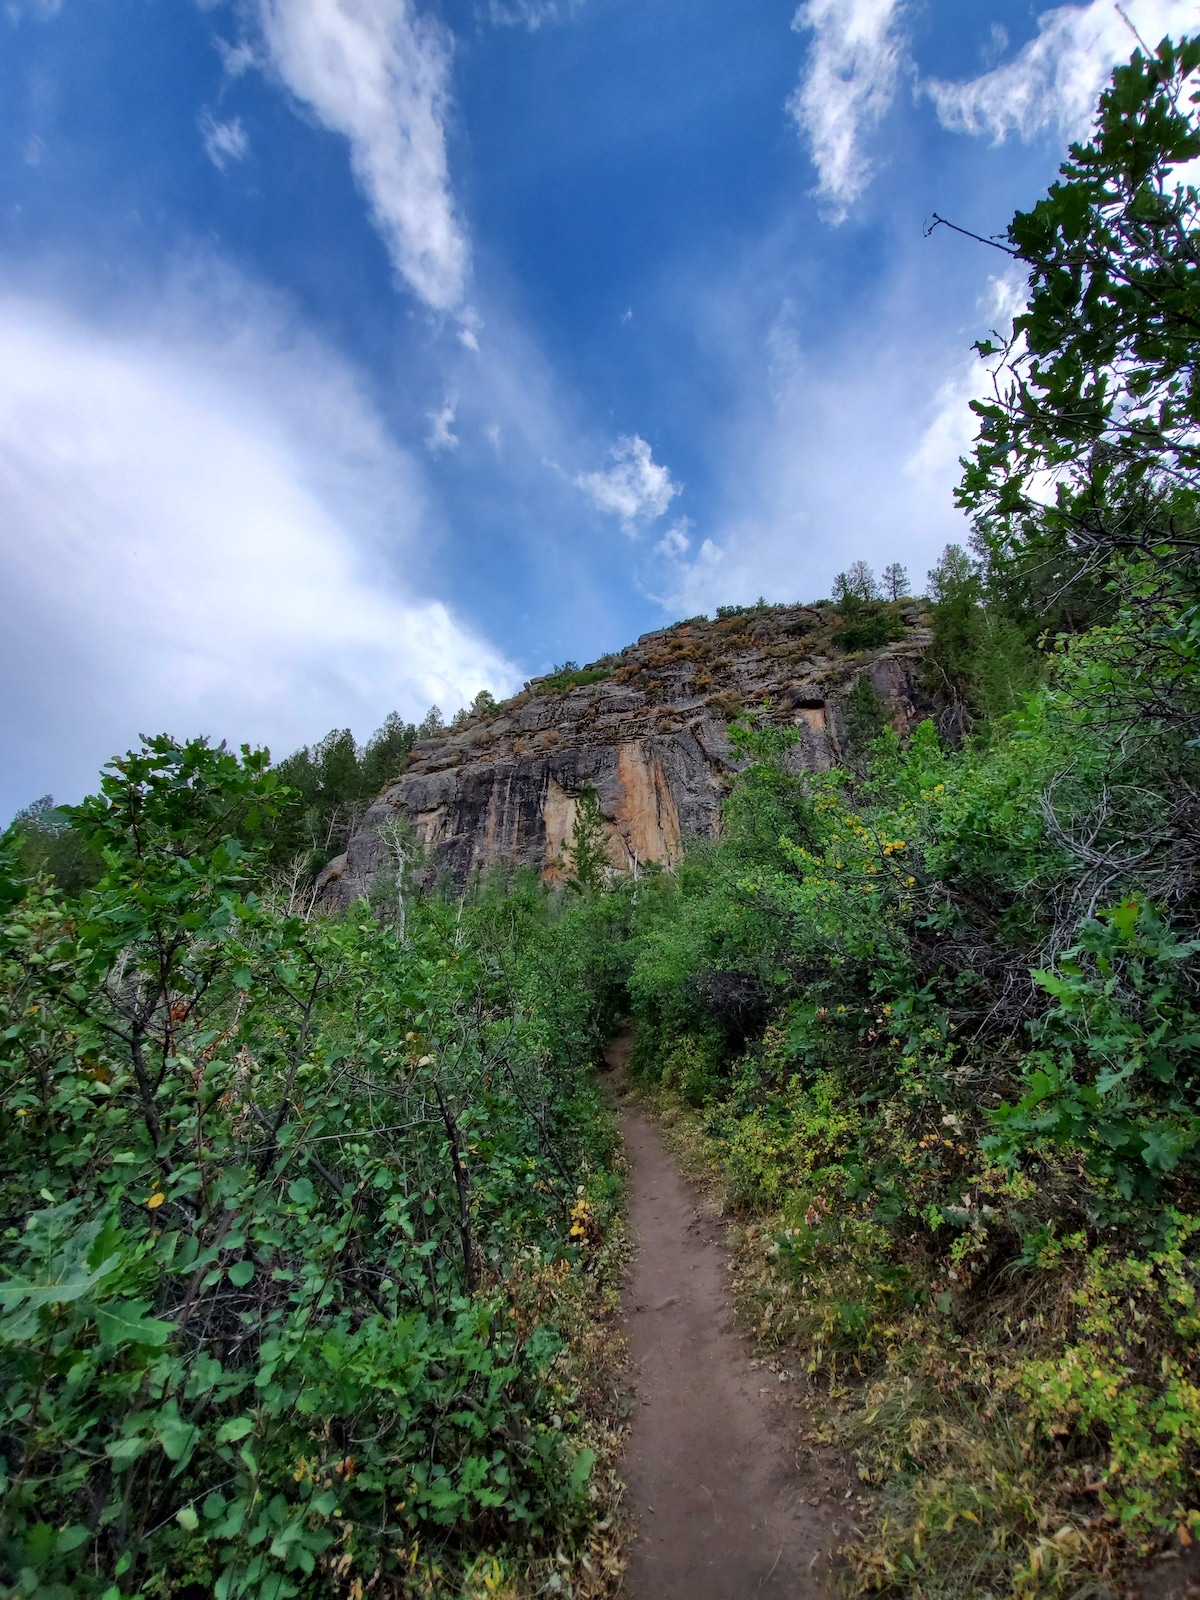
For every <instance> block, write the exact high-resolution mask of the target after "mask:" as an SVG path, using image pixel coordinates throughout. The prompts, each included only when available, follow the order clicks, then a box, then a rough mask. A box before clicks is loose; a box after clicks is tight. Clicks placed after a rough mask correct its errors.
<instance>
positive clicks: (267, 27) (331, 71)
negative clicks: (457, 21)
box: [259, 0, 469, 312]
mask: <svg viewBox="0 0 1200 1600" xmlns="http://www.w3.org/2000/svg"><path fill="white" fill-rule="evenodd" d="M259 14H260V17H261V23H262V31H263V38H264V41H265V44H266V48H267V51H268V53H269V56H270V60H271V64H272V65H273V67H274V68H275V70H276V72H277V73H278V74H279V76H280V78H281V79H282V80H283V82H284V84H285V85H286V86H287V88H288V89H289V90H290V91H291V92H292V94H294V95H295V96H296V98H297V99H298V100H301V101H303V102H304V104H305V105H307V106H308V107H310V109H311V110H312V111H313V112H314V113H315V114H316V116H317V117H318V118H319V119H320V121H321V123H322V124H323V125H324V126H325V127H327V128H329V129H331V130H332V131H334V132H335V133H340V134H344V135H345V137H346V138H347V139H348V140H349V141H350V160H351V164H352V166H353V168H354V174H355V177H356V178H357V180H358V183H359V186H360V187H361V188H362V190H363V192H364V193H365V194H366V196H367V199H368V200H369V202H370V205H371V210H372V212H373V214H374V218H375V225H376V227H377V228H378V229H379V232H380V234H381V235H382V237H383V240H384V243H385V244H386V246H387V249H388V254H389V255H390V257H391V261H392V265H393V266H394V268H395V270H396V272H397V273H398V274H399V275H400V277H402V278H403V279H404V281H405V282H406V283H407V284H408V285H409V287H410V288H411V289H412V290H414V292H415V293H416V294H418V295H419V296H420V298H421V299H422V300H424V301H425V303H426V304H427V305H429V306H430V307H431V308H432V309H433V310H435V311H446V312H453V311H457V310H458V309H459V308H460V307H461V305H462V301H463V296H464V293H465V290H466V282H467V276H468V271H469V249H468V245H467V239H466V235H465V233H464V231H463V228H462V226H461V224H460V221H459V218H458V216H457V214H456V211H455V206H454V199H453V196H452V194H451V192H450V177H449V168H448V163H447V155H446V113H447V105H448V98H449V76H450V38H449V35H448V34H447V33H446V31H445V30H444V29H443V28H442V27H441V26H440V25H439V24H438V23H437V22H436V21H435V20H434V19H433V18H431V17H422V16H419V15H418V14H417V12H416V11H415V10H414V8H413V5H412V4H411V0H259Z"/></svg>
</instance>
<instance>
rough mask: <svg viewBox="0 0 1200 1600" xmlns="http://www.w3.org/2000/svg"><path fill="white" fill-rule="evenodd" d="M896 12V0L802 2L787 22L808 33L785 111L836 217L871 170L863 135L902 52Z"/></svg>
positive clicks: (888, 98)
mask: <svg viewBox="0 0 1200 1600" xmlns="http://www.w3.org/2000/svg"><path fill="white" fill-rule="evenodd" d="M901 11H902V3H901V0H806V3H805V4H804V5H802V6H801V7H800V9H799V10H798V11H797V12H796V15H795V18H794V20H793V22H792V27H793V28H795V29H796V30H797V31H798V32H805V31H807V32H811V33H812V36H813V37H812V42H811V44H810V46H809V52H808V60H807V62H806V65H805V70H804V75H803V77H802V78H801V80H800V83H799V85H798V86H797V88H796V91H795V93H794V94H793V95H792V97H791V99H790V100H789V101H788V110H789V111H790V112H791V114H792V116H793V117H794V118H795V121H796V126H797V127H798V128H799V130H800V132H801V134H802V135H803V136H804V137H805V138H806V139H807V141H808V144H809V148H810V150H811V152H812V159H813V165H814V166H815V167H816V169H817V194H818V195H819V196H820V197H821V199H822V200H823V201H824V202H825V205H826V208H827V211H828V213H829V216H830V218H831V220H833V221H835V222H841V221H843V220H844V219H845V217H846V216H847V214H848V212H849V209H850V207H851V205H852V204H853V203H854V201H855V200H857V199H858V198H859V196H860V195H861V194H862V192H863V190H864V189H865V188H866V186H867V183H868V181H869V179H870V176H871V170H872V168H871V162H870V159H869V158H868V155H867V153H866V150H865V148H864V144H865V137H866V135H867V134H868V133H869V132H870V131H871V130H872V129H873V128H874V127H876V126H877V125H878V123H879V122H880V120H881V119H882V118H883V116H884V114H885V113H886V112H887V110H888V108H889V107H890V106H891V104H892V101H893V99H894V98H895V93H896V84H897V81H898V79H899V76H900V69H901V64H902V61H903V58H904V51H905V42H904V39H903V37H902V35H901V32H900V29H899V20H900V15H901Z"/></svg>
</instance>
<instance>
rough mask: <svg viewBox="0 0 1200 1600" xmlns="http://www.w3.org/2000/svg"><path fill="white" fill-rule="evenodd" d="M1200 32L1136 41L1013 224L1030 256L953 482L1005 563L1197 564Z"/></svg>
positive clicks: (1079, 566) (991, 347)
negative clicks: (1145, 43)
mask: <svg viewBox="0 0 1200 1600" xmlns="http://www.w3.org/2000/svg"><path fill="white" fill-rule="evenodd" d="M1198 69H1200V39H1184V40H1183V41H1181V42H1180V43H1179V44H1174V43H1172V42H1171V41H1170V40H1164V41H1163V43H1162V44H1161V45H1160V46H1159V48H1158V50H1157V52H1156V53H1154V54H1153V55H1150V56H1147V55H1144V54H1143V53H1142V52H1141V51H1137V52H1135V54H1134V56H1133V58H1132V60H1131V61H1130V63H1129V65H1128V66H1123V67H1119V68H1118V69H1117V71H1116V72H1115V74H1114V76H1113V84H1112V86H1111V88H1109V89H1108V90H1106V91H1105V93H1104V95H1103V96H1102V98H1101V101H1100V107H1099V112H1098V115H1097V121H1096V128H1095V132H1094V134H1093V137H1092V139H1091V140H1090V141H1089V142H1088V143H1086V144H1076V145H1073V146H1072V147H1071V154H1070V157H1069V158H1068V160H1067V161H1066V162H1065V163H1064V164H1063V166H1062V168H1061V169H1060V170H1061V177H1060V181H1058V182H1056V183H1055V184H1053V185H1052V187H1051V189H1050V191H1049V193H1048V194H1047V196H1046V198H1045V199H1044V200H1042V201H1040V202H1039V203H1038V204H1037V205H1036V206H1035V207H1034V208H1033V210H1032V211H1028V212H1018V213H1017V215H1016V216H1015V217H1014V218H1013V221H1012V223H1011V224H1010V226H1009V229H1008V238H1009V247H1008V248H1009V249H1010V251H1011V253H1012V255H1013V256H1014V257H1015V258H1016V259H1017V260H1019V261H1022V262H1024V263H1026V264H1027V265H1028V267H1029V301H1028V304H1027V306H1026V308H1025V310H1024V311H1023V312H1022V313H1021V314H1020V315H1019V316H1018V317H1017V318H1016V319H1015V320H1014V322H1013V327H1012V333H1011V335H1010V337H1009V338H1008V339H1007V340H1005V341H1003V342H1001V343H997V342H996V341H995V340H984V341H982V342H981V343H980V344H979V345H978V346H977V348H978V350H979V352H980V354H981V355H982V356H983V357H984V358H985V359H988V360H990V361H993V362H994V363H995V365H994V392H993V394H992V396H991V397H990V398H989V399H986V400H979V401H975V402H973V406H974V409H975V411H976V412H977V413H978V415H979V418H980V430H979V437H978V440H977V443H976V446H975V451H974V454H973V456H972V458H971V459H970V461H969V463H968V465H967V469H966V472H965V474H964V477H963V479H962V482H961V484H960V486H959V490H958V499H959V503H960V504H961V505H962V506H963V507H964V508H966V509H967V510H969V511H971V512H974V513H975V514H976V516H977V517H978V518H979V519H980V521H979V526H980V531H981V536H982V537H983V538H984V540H985V541H986V543H987V545H988V549H989V554H990V556H991V558H992V560H993V561H994V562H995V563H996V564H998V565H999V566H1005V565H1013V564H1016V565H1017V566H1020V567H1023V568H1025V569H1026V570H1028V569H1029V568H1032V567H1036V566H1037V565H1038V564H1039V563H1046V562H1053V561H1061V560H1063V558H1064V557H1065V558H1068V565H1069V568H1070V571H1069V573H1068V577H1069V576H1071V575H1076V576H1077V575H1079V574H1081V573H1083V574H1087V573H1089V572H1091V573H1094V572H1096V571H1097V570H1099V571H1101V572H1104V571H1106V570H1110V564H1111V562H1112V560H1113V559H1114V558H1117V557H1120V558H1124V559H1126V560H1128V559H1135V560H1139V561H1145V562H1149V563H1151V564H1152V565H1153V566H1154V567H1155V568H1157V569H1159V570H1162V569H1164V568H1166V569H1171V570H1173V571H1175V572H1179V571H1180V570H1181V569H1187V570H1189V571H1190V573H1191V575H1192V580H1193V582H1194V579H1195V573H1196V569H1197V558H1198V556H1200V535H1198V532H1197V524H1198V516H1197V512H1198V500H1200V488H1198V484H1200V479H1198V476H1197V474H1198V471H1200V382H1198V381H1197V367H1196V356H1197V346H1198V341H1200V196H1198V193H1197V190H1196V188H1195V187H1193V186H1192V185H1191V184H1186V183H1180V182H1179V181H1178V177H1177V174H1178V171H1179V169H1180V167H1181V166H1183V165H1184V164H1185V163H1187V162H1189V161H1191V160H1193V159H1194V158H1195V157H1196V156H1198V155H1200V119H1198V118H1197V115H1196V111H1195V109H1194V107H1195V102H1196V98H1197V90H1198V89H1200V79H1198V77H1197V72H1198Z"/></svg>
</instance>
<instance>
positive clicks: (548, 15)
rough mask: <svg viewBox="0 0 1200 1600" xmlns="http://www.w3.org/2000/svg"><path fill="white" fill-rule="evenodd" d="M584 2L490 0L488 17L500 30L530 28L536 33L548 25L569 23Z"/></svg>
mask: <svg viewBox="0 0 1200 1600" xmlns="http://www.w3.org/2000/svg"><path fill="white" fill-rule="evenodd" d="M583 3H584V0H488V7H487V12H486V16H487V19H488V21H489V22H491V23H492V24H493V25H494V26H496V27H498V28H528V29H529V31H530V33H536V32H537V30H538V29H539V28H542V27H545V26H546V24H547V23H553V22H569V21H571V19H572V18H574V17H577V16H578V15H579V13H580V11H581V10H582V9H583Z"/></svg>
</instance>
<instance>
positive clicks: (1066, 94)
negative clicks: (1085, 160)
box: [923, 0, 1197, 144]
mask: <svg viewBox="0 0 1200 1600" xmlns="http://www.w3.org/2000/svg"><path fill="white" fill-rule="evenodd" d="M1124 9H1125V12H1126V14H1127V15H1128V17H1129V21H1130V22H1131V23H1132V24H1133V26H1134V27H1135V28H1136V29H1137V31H1138V32H1139V33H1140V34H1141V36H1142V38H1143V39H1144V40H1145V41H1146V43H1147V45H1148V46H1149V47H1150V48H1151V49H1153V48H1154V47H1155V46H1156V45H1157V44H1158V42H1159V40H1160V39H1161V38H1162V37H1163V36H1164V35H1165V34H1172V35H1174V36H1175V37H1178V36H1179V35H1180V34H1182V33H1187V32H1191V31H1194V29H1195V26H1196V18H1197V11H1196V6H1195V4H1194V3H1193V0H1128V3H1127V4H1126V6H1125V7H1124ZM1037 25H1038V31H1037V34H1036V35H1035V36H1034V38H1032V39H1031V40H1029V42H1028V43H1027V44H1026V45H1025V46H1024V47H1023V48H1022V49H1021V50H1020V51H1018V53H1017V55H1016V56H1014V58H1013V59H1012V60H1011V61H1009V62H1006V63H1005V64H1004V65H1003V66H999V67H995V68H993V69H992V71H990V72H985V73H982V74H981V75H980V76H979V77H977V78H971V79H969V80H968V81H966V82H964V83H946V82H943V81H941V80H937V79H932V80H930V81H929V82H927V83H925V84H924V85H923V92H924V93H925V94H927V95H928V96H929V98H930V99H931V100H932V101H933V104H934V107H935V108H936V110H937V114H938V119H939V121H940V122H941V123H942V125H943V127H945V128H948V129H950V130H951V131H952V132H955V133H969V134H975V135H987V136H989V137H990V138H991V139H992V140H993V141H994V142H995V143H997V144H999V143H1001V142H1003V140H1004V139H1006V138H1007V137H1008V136H1009V134H1015V135H1016V136H1017V137H1018V138H1020V139H1025V140H1028V139H1032V138H1033V137H1034V135H1035V134H1038V133H1040V132H1041V131H1042V130H1043V129H1045V128H1050V127H1057V128H1058V129H1059V130H1060V131H1061V132H1062V133H1064V134H1065V135H1066V136H1067V137H1068V138H1074V139H1077V138H1081V137H1083V136H1084V135H1085V134H1086V133H1087V131H1088V129H1089V128H1090V126H1091V123H1092V118H1093V116H1094V114H1095V109H1096V100H1097V97H1098V96H1099V93H1100V91H1101V89H1102V88H1103V87H1104V85H1105V83H1106V82H1107V81H1108V78H1109V75H1110V73H1111V72H1112V69H1113V67H1114V66H1116V65H1117V63H1118V62H1120V61H1127V60H1128V59H1129V57H1130V55H1131V54H1132V53H1133V50H1134V47H1135V43H1136V41H1135V40H1134V38H1133V35H1132V34H1131V32H1130V30H1129V27H1128V25H1127V24H1126V22H1125V21H1124V19H1123V18H1122V16H1121V14H1120V12H1119V11H1118V10H1117V8H1116V6H1115V5H1113V4H1112V0H1091V4H1089V5H1083V6H1059V7H1056V8H1055V9H1054V10H1051V11H1044V12H1042V14H1041V15H1040V16H1039V17H1038V24H1037Z"/></svg>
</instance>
